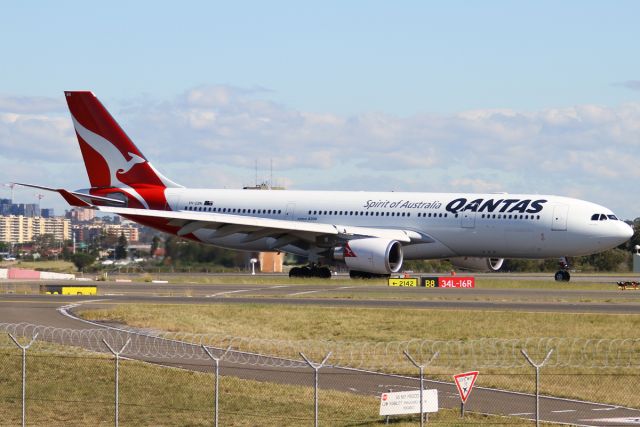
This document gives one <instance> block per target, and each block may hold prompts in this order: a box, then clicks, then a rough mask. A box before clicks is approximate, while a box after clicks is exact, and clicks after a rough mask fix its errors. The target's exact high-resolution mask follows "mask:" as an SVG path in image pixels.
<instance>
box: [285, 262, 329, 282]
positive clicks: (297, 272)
mask: <svg viewBox="0 0 640 427" xmlns="http://www.w3.org/2000/svg"><path fill="white" fill-rule="evenodd" d="M289 277H291V278H292V277H302V278H308V277H317V278H320V279H329V278H331V270H329V267H318V266H317V265H315V264H311V265H307V266H304V267H293V268H292V269H291V270H290V271H289Z"/></svg>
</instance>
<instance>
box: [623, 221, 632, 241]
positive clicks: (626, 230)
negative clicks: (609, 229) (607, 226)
mask: <svg viewBox="0 0 640 427" xmlns="http://www.w3.org/2000/svg"><path fill="white" fill-rule="evenodd" d="M620 223H621V224H622V225H623V226H622V227H620V238H621V239H624V241H625V242H626V241H627V240H629V239H630V238H631V236H633V227H631V226H630V225H629V224H627V223H626V222H622V221H620Z"/></svg>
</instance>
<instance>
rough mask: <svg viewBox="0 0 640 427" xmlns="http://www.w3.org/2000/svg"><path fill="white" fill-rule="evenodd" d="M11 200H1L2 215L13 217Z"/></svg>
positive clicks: (0, 209) (0, 211)
mask: <svg viewBox="0 0 640 427" xmlns="http://www.w3.org/2000/svg"><path fill="white" fill-rule="evenodd" d="M11 207H12V203H11V199H0V215H2V216H5V215H6V216H8V215H11Z"/></svg>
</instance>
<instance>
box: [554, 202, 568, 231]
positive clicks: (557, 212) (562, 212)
mask: <svg viewBox="0 0 640 427" xmlns="http://www.w3.org/2000/svg"><path fill="white" fill-rule="evenodd" d="M568 213H569V206H567V205H556V206H554V207H553V221H552V222H551V230H553V231H567V214H568Z"/></svg>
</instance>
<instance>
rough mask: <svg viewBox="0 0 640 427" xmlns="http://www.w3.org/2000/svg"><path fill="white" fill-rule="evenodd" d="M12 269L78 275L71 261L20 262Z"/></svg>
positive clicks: (13, 265)
mask: <svg viewBox="0 0 640 427" xmlns="http://www.w3.org/2000/svg"><path fill="white" fill-rule="evenodd" d="M11 267H17V268H28V269H32V270H39V271H53V272H56V273H76V272H77V270H76V267H75V266H74V265H73V263H72V262H69V261H62V260H60V261H18V262H17V263H14V264H12V265H11Z"/></svg>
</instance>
